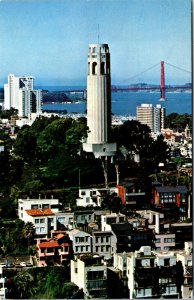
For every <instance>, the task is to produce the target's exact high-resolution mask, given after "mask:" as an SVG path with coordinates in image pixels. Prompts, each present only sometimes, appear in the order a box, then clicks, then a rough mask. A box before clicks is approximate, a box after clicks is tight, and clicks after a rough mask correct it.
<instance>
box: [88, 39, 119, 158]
mask: <svg viewBox="0 0 194 300" xmlns="http://www.w3.org/2000/svg"><path fill="white" fill-rule="evenodd" d="M87 124H88V127H89V133H88V138H87V143H84V144H83V149H84V150H85V151H86V152H93V153H94V155H95V157H102V156H104V157H107V156H114V155H115V153H116V143H110V129H111V77H110V53H109V47H108V45H107V44H92V45H89V53H88V76H87Z"/></svg>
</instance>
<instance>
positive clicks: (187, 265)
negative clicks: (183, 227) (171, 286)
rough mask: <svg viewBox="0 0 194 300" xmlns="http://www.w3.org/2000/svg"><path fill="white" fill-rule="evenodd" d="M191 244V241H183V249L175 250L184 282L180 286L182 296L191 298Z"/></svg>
mask: <svg viewBox="0 0 194 300" xmlns="http://www.w3.org/2000/svg"><path fill="white" fill-rule="evenodd" d="M192 252H193V246H192V242H185V248H184V250H181V251H177V253H176V257H177V262H181V263H182V267H183V276H184V282H183V285H182V287H181V290H182V298H183V299H188V298H191V299H192V298H193V297H192V295H193V257H192Z"/></svg>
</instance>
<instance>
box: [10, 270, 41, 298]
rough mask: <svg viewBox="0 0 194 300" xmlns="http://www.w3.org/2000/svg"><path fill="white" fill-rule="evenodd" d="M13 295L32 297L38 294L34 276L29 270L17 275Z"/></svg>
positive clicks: (13, 296) (16, 296) (15, 296)
mask: <svg viewBox="0 0 194 300" xmlns="http://www.w3.org/2000/svg"><path fill="white" fill-rule="evenodd" d="M13 281H14V284H13V287H12V291H11V295H12V298H13V299H30V298H31V297H32V298H34V296H35V295H36V288H35V283H34V278H33V277H32V275H30V274H29V273H28V272H24V271H23V272H21V273H20V274H19V275H17V276H15V277H14V279H13Z"/></svg>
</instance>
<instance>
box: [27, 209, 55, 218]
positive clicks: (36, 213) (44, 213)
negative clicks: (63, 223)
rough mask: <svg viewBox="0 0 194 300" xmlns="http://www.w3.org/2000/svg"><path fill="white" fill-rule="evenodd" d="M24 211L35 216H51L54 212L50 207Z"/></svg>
mask: <svg viewBox="0 0 194 300" xmlns="http://www.w3.org/2000/svg"><path fill="white" fill-rule="evenodd" d="M26 212H27V214H28V215H29V216H32V217H37V216H53V215H54V213H53V212H52V210H51V209H50V208H45V209H26Z"/></svg>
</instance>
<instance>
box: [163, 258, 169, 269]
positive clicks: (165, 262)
mask: <svg viewBox="0 0 194 300" xmlns="http://www.w3.org/2000/svg"><path fill="white" fill-rule="evenodd" d="M164 266H165V267H167V266H170V259H169V258H165V259H164Z"/></svg>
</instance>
